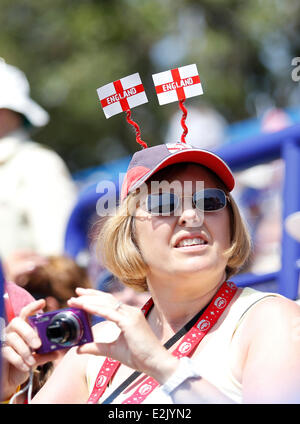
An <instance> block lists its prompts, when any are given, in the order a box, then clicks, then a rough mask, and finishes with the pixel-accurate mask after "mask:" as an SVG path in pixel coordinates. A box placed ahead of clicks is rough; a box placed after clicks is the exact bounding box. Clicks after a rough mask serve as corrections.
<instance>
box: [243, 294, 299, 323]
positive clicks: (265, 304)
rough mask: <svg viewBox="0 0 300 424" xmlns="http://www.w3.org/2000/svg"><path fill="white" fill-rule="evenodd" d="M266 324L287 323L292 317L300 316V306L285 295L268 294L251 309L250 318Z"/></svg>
mask: <svg viewBox="0 0 300 424" xmlns="http://www.w3.org/2000/svg"><path fill="white" fill-rule="evenodd" d="M250 317H251V319H252V320H253V319H254V321H255V322H256V321H257V320H259V321H261V320H263V321H264V323H265V324H268V323H271V324H273V325H274V324H275V323H282V324H284V323H287V322H288V321H289V319H290V318H293V317H294V318H297V317H300V306H299V305H298V304H297V303H296V302H295V301H293V300H291V299H288V298H286V297H283V296H276V295H275V296H267V297H264V298H263V299H261V300H260V301H259V302H257V303H256V304H255V306H254V307H252V308H251V309H250V311H249V318H250Z"/></svg>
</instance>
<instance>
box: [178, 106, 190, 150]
mask: <svg viewBox="0 0 300 424" xmlns="http://www.w3.org/2000/svg"><path fill="white" fill-rule="evenodd" d="M183 103H184V100H179V107H180V109H181V110H182V118H181V126H182V128H183V133H182V136H181V143H186V141H185V137H186V135H187V133H188V127H187V126H186V124H185V120H186V116H187V110H186V107H185V106H184V104H183Z"/></svg>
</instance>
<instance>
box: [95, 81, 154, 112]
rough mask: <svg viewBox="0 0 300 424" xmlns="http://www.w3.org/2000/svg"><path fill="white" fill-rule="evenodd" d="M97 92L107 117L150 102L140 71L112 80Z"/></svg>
mask: <svg viewBox="0 0 300 424" xmlns="http://www.w3.org/2000/svg"><path fill="white" fill-rule="evenodd" d="M97 93H98V96H99V99H100V103H101V106H102V108H103V111H104V114H105V116H106V118H110V117H111V116H114V115H116V114H118V113H121V112H126V111H128V110H130V109H132V108H134V107H136V106H139V105H141V104H143V103H147V102H148V99H147V96H146V93H145V89H144V86H143V84H142V81H141V78H140V75H139V73H136V74H132V75H129V76H127V77H124V78H121V79H120V80H117V81H114V82H110V83H109V84H106V85H104V86H102V87H100V88H98V89H97Z"/></svg>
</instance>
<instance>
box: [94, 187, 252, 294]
mask: <svg viewBox="0 0 300 424" xmlns="http://www.w3.org/2000/svg"><path fill="white" fill-rule="evenodd" d="M228 198H229V202H228V208H229V212H230V222H231V224H230V226H231V246H230V248H229V249H228V250H227V251H226V252H224V254H225V255H226V257H227V258H228V262H227V266H226V276H227V278H229V277H231V276H232V275H234V274H236V273H237V272H238V271H239V270H240V268H241V267H242V266H243V265H244V264H245V263H246V261H247V260H248V258H249V255H250V252H251V241H250V236H249V232H248V230H247V227H246V225H245V223H244V221H243V219H242V217H241V214H240V212H239V209H238V207H237V205H236V203H235V201H234V199H233V198H232V196H231V195H230V194H228ZM133 204H136V193H131V194H129V195H128V196H127V198H126V199H125V200H124V201H123V203H122V204H121V205H120V206H119V208H118V210H117V212H116V214H115V215H114V216H109V217H107V218H104V219H103V220H102V221H101V223H100V227H99V235H98V250H99V251H100V252H101V256H102V257H101V261H102V263H103V265H104V266H105V267H106V268H107V269H108V270H110V271H111V272H112V273H113V274H114V275H115V276H116V277H117V278H118V279H119V280H120V281H122V282H123V283H124V284H126V285H127V286H129V287H132V288H133V289H135V290H137V291H147V290H148V287H147V281H146V275H147V271H148V266H147V264H146V263H145V261H144V259H143V257H142V254H141V251H140V249H139V246H138V244H137V242H136V239H135V219H134V215H133V214H131V213H129V212H128V211H130V210H132V207H133Z"/></svg>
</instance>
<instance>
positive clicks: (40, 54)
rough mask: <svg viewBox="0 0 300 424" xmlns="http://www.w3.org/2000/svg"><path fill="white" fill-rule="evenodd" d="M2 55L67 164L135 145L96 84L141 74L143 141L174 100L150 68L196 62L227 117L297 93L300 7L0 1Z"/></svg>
mask: <svg viewBox="0 0 300 424" xmlns="http://www.w3.org/2000/svg"><path fill="white" fill-rule="evenodd" d="M0 6H1V13H0V56H2V57H3V58H4V59H5V60H6V61H7V62H8V63H10V64H13V65H15V66H18V67H19V68H21V69H22V70H23V71H24V72H25V73H26V75H27V77H28V79H29V81H30V84H31V93H32V97H33V98H34V99H35V100H36V101H38V102H39V103H40V104H41V105H42V106H44V107H45V108H46V109H47V110H48V112H49V113H50V116H51V121H50V123H49V124H48V125H47V126H46V127H45V128H44V129H42V130H40V131H39V132H38V133H37V134H36V135H35V139H36V140H37V141H39V142H41V143H44V144H46V145H48V146H50V147H52V148H54V149H55V150H56V151H57V152H58V153H60V154H61V155H62V157H63V158H64V159H65V160H66V162H67V164H68V165H69V167H70V169H71V170H72V171H76V170H79V169H82V168H85V167H89V166H95V165H98V164H100V163H102V162H104V161H107V160H110V159H114V158H117V157H120V156H122V155H124V154H127V153H129V152H133V151H135V150H136V143H135V137H134V132H133V129H131V128H130V127H129V126H128V124H127V123H126V121H125V118H124V116H123V114H120V115H117V116H115V117H113V118H110V119H108V120H106V118H105V117H104V114H103V112H102V110H101V108H100V105H99V102H98V98H97V94H96V89H97V88H98V87H100V86H101V85H104V84H106V83H108V82H111V81H114V80H116V79H119V78H121V77H123V76H126V75H130V74H132V73H135V72H139V73H140V75H141V78H142V81H143V83H144V85H145V88H146V92H147V96H148V99H149V103H148V104H145V105H142V106H140V107H138V108H136V109H134V110H133V116H134V118H135V119H136V121H137V122H138V123H139V124H141V129H142V138H144V139H145V140H146V141H147V142H148V144H149V145H154V144H158V143H161V142H162V141H163V137H164V133H165V130H166V126H167V123H168V118H169V117H170V116H171V114H172V113H173V112H174V110H177V105H176V104H171V105H166V106H158V102H157V98H156V95H155V92H154V87H153V83H152V77H151V75H152V74H153V73H155V72H159V71H163V70H165V69H170V68H172V67H177V66H182V65H185V64H189V63H197V66H198V70H199V73H200V77H201V80H202V83H203V87H204V92H205V94H204V96H202V97H201V98H194V99H191V100H189V103H190V104H208V105H211V106H213V107H214V108H216V109H217V110H218V111H219V112H221V113H222V114H223V115H224V116H225V118H226V119H227V120H228V121H229V122H233V121H236V120H240V119H245V118H247V117H249V116H252V115H254V114H255V113H257V111H258V105H261V104H262V103H263V104H268V102H269V103H272V102H273V103H274V104H275V105H276V106H279V107H286V106H289V105H290V104H291V102H293V101H295V95H294V92H295V90H296V89H297V85H296V83H295V82H293V81H292V79H291V70H292V68H291V60H292V57H294V56H300V51H299V50H300V32H299V26H300V24H299V22H300V19H299V18H300V5H299V2H297V1H296V0H295V1H288V2H283V1H282V0H251V1H242V0H201V1H197V0H176V1H171V0H109V1H108V0H102V1H101V0H51V1H50V0H43V1H40V0H23V1H21V0H14V1H11V0H1V2H0Z"/></svg>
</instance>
